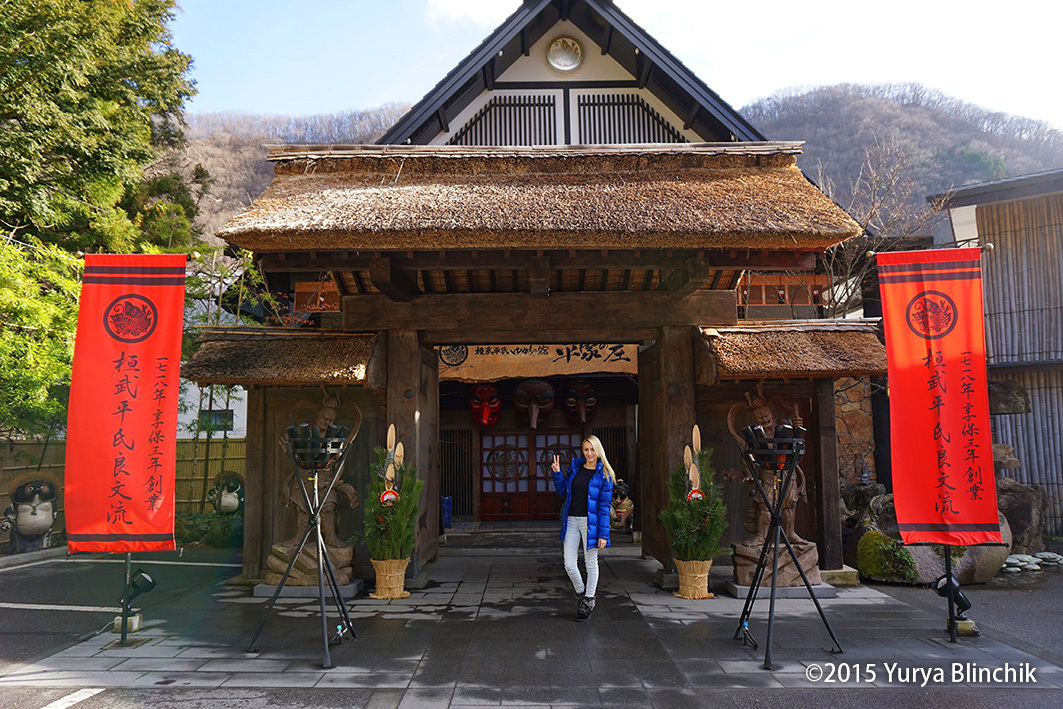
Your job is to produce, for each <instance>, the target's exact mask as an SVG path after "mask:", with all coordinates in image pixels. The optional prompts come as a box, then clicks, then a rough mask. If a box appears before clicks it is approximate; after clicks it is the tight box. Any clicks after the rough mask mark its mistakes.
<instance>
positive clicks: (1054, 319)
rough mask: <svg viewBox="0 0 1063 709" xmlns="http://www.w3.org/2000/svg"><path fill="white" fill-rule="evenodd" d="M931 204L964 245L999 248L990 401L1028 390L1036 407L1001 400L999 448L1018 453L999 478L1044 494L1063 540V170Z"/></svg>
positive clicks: (1052, 525)
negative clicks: (1059, 429) (1062, 423)
mask: <svg viewBox="0 0 1063 709" xmlns="http://www.w3.org/2000/svg"><path fill="white" fill-rule="evenodd" d="M927 199H928V200H929V201H931V202H932V203H934V204H935V205H937V206H938V207H939V208H941V209H944V210H947V211H948V215H949V221H950V224H951V226H952V236H953V238H954V239H955V243H956V244H957V245H960V246H983V247H984V246H985V245H986V244H993V250H992V251H991V252H990V253H989V254H988V255H987V257H986V258H985V259H983V262H984V263H983V268H984V269H985V334H986V355H987V363H988V367H989V379H990V391H991V392H992V393H997V392H1008V391H1009V390H1013V388H1014V386H1015V385H1018V386H1019V388H1020V391H1025V393H1026V396H1027V397H1028V401H1025V400H1024V398H1023V397H1008V396H1000V395H999V394H998V395H997V396H995V397H994V398H993V404H994V408H995V409H996V410H994V411H993V413H994V414H997V415H995V416H993V442H994V443H999V444H1004V445H1009V446H1012V447H1013V448H1014V450H1015V456H1014V458H1015V460H1014V462H1012V463H1008V464H1007V468H1006V469H1004V470H1001V471H999V473H1000V474H1003V475H1005V476H1007V477H1011V478H1013V479H1015V480H1017V481H1019V482H1021V483H1024V484H1026V485H1036V486H1038V487H1040V488H1041V490H1042V491H1043V494H1044V497H1045V510H1044V512H1045V513H1047V514H1046V519H1045V530H1044V531H1045V533H1046V534H1051V535H1056V536H1058V535H1059V534H1061V533H1063V445H1061V443H1060V440H1061V439H1060V437H1059V436H1058V435H1057V434H1056V433H1055V432H1054V431H1053V430H1052V428H1051V422H1052V421H1059V420H1060V418H1061V417H1063V334H1061V332H1060V324H1061V323H1063V169H1056V170H1048V171H1046V172H1039V173H1035V174H1032V175H1020V176H1017V177H1009V178H1007V179H1002V180H994V181H992V182H982V183H979V184H975V185H967V186H965V187H960V188H957V189H955V190H952V191H951V192H948V193H945V194H940V195H935V196H932V197H928V198H927ZM994 384H995V385H996V387H994ZM994 389H995V391H994Z"/></svg>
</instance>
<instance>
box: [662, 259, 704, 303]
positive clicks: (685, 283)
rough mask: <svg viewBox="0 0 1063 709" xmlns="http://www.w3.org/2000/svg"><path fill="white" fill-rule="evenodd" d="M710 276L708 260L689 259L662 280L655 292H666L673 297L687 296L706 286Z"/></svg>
mask: <svg viewBox="0 0 1063 709" xmlns="http://www.w3.org/2000/svg"><path fill="white" fill-rule="evenodd" d="M711 275H712V268H711V267H710V266H709V261H708V259H705V258H689V259H687V260H686V263H684V264H683V266H682V267H681V268H677V269H676V270H674V271H672V272H671V273H669V274H668V275H667V276H666V277H665V278H663V279H662V280H661V284H660V285H659V286H657V290H666V291H668V292H669V293H671V294H672V295H674V296H680V297H681V296H687V295H690V294H691V293H693V292H694V291H696V290H700V289H701V287H702V286H704V285H705V284H707V283H708V282H709V278H710V277H711Z"/></svg>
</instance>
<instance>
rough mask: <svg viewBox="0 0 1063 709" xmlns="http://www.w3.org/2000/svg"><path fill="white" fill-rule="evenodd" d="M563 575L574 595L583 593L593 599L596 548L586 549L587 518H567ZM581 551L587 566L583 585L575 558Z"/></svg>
mask: <svg viewBox="0 0 1063 709" xmlns="http://www.w3.org/2000/svg"><path fill="white" fill-rule="evenodd" d="M564 548H565V573H567V574H568V577H569V579H570V580H571V581H572V588H573V589H575V591H576V593H585V594H586V595H587V597H588V598H594V592H595V590H597V588H598V547H594V548H593V549H588V548H587V518H586V517H569V518H568V526H567V527H566V528H565V547H564ZM581 548H582V549H583V563H584V564H586V565H587V584H586V585H584V584H583V578H582V577H581V576H580V573H579V567H578V566H576V557H577V554H578V552H579V550H580V549H581Z"/></svg>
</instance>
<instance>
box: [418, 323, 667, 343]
mask: <svg viewBox="0 0 1063 709" xmlns="http://www.w3.org/2000/svg"><path fill="white" fill-rule="evenodd" d="M559 322H560V324H559V325H558V326H557V327H553V328H550V329H548V330H540V331H536V332H531V331H528V330H524V329H520V328H514V327H510V328H508V329H502V330H476V331H474V332H470V331H468V330H450V329H445V328H440V329H434V328H433V329H428V330H420V331H419V332H420V335H421V342H423V343H424V344H425V345H430V346H436V345H470V346H471V345H483V344H491V345H538V344H543V345H556V344H559V343H565V344H580V343H586V344H599V343H603V342H605V343H623V344H629V345H630V344H638V343H640V342H643V341H644V340H652V339H654V338H655V337H657V332H658V330H657V329H656V328H652V327H641V328H631V327H615V328H614V327H595V328H593V329H591V330H588V329H587V326H586V325H583V326H580V325H579V324H578V323H568V322H565V321H559Z"/></svg>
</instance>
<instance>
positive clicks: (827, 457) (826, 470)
mask: <svg viewBox="0 0 1063 709" xmlns="http://www.w3.org/2000/svg"><path fill="white" fill-rule="evenodd" d="M812 405H813V407H814V409H813V411H812V417H813V419H814V420H815V435H816V441H815V444H816V448H817V452H818V453H819V455H818V456H817V462H818V464H817V465H816V470H815V471H814V477H815V484H816V520H817V522H818V524H817V525H816V536H817V539H816V542H817V543H818V544H819V568H821V569H824V570H830V569H840V568H842V563H843V562H842V521H841V514H840V509H841V492H840V490H839V482H838V430H837V423H836V421H835V418H834V416H835V414H834V380H833V379H817V380H816V393H815V397H814V398H813V400H812Z"/></svg>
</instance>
